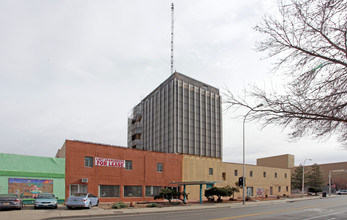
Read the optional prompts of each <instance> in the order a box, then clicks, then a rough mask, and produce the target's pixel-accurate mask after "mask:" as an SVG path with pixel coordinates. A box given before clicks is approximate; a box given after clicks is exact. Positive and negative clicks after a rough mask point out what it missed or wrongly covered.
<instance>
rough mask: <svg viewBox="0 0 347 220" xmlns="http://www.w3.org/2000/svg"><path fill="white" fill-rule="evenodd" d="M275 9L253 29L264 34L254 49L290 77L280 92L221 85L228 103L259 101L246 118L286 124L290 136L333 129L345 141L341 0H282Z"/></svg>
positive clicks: (346, 73) (346, 38) (346, 57)
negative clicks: (276, 12) (234, 90)
mask: <svg viewBox="0 0 347 220" xmlns="http://www.w3.org/2000/svg"><path fill="white" fill-rule="evenodd" d="M279 12H280V16H278V17H277V18H275V17H273V16H265V17H263V19H262V21H261V22H260V23H259V25H257V26H256V27H255V30H256V31H258V32H260V33H263V34H264V35H265V40H263V41H261V42H259V43H258V44H257V50H258V51H260V52H264V51H265V52H267V54H268V57H275V58H276V59H277V63H276V64H275V66H274V70H275V71H276V72H277V73H280V74H284V76H286V77H288V78H289V79H290V80H289V81H290V82H289V83H288V84H287V85H286V86H285V92H284V93H281V94H280V93H279V92H276V91H273V90H272V91H268V90H266V89H262V88H259V87H256V86H251V88H249V89H247V90H246V91H244V92H245V93H244V94H243V95H242V96H235V95H234V94H233V93H232V92H230V90H227V93H226V97H227V99H226V101H225V102H226V103H227V105H228V108H230V109H237V108H240V107H245V108H248V109H252V107H253V106H255V105H256V104H262V105H263V106H262V107H261V108H257V109H254V111H251V113H250V116H249V117H248V118H249V119H250V120H259V121H261V122H262V123H263V126H267V125H269V124H273V125H277V126H281V127H283V128H291V130H292V132H291V133H290V136H291V137H292V138H301V137H303V136H306V135H309V136H313V137H327V136H328V137H329V136H330V135H332V134H335V135H337V136H338V139H339V141H341V142H343V143H346V141H347V1H346V0H284V1H282V2H280V4H279ZM254 103H255V104H254Z"/></svg>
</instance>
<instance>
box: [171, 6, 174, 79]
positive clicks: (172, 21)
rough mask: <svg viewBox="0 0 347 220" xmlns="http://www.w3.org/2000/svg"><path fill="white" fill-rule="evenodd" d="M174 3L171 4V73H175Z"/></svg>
mask: <svg viewBox="0 0 347 220" xmlns="http://www.w3.org/2000/svg"><path fill="white" fill-rule="evenodd" d="M173 37H174V3H173V2H172V4H171V74H173V73H174V67H173V65H174V48H173V47H174V43H173V40H174V39H173Z"/></svg>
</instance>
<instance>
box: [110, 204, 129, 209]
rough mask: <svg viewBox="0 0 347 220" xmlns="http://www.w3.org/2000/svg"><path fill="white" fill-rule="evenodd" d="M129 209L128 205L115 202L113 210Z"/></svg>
mask: <svg viewBox="0 0 347 220" xmlns="http://www.w3.org/2000/svg"><path fill="white" fill-rule="evenodd" d="M126 207H128V205H127V204H125V203H123V202H115V203H114V204H113V205H112V208H113V209H122V208H126Z"/></svg>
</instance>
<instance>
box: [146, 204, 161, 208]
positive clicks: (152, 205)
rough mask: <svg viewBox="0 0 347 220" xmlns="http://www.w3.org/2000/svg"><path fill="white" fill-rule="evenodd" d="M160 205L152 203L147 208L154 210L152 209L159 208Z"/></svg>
mask: <svg viewBox="0 0 347 220" xmlns="http://www.w3.org/2000/svg"><path fill="white" fill-rule="evenodd" d="M158 206H159V205H158V204H157V203H151V204H148V205H146V207H149V208H152V207H158Z"/></svg>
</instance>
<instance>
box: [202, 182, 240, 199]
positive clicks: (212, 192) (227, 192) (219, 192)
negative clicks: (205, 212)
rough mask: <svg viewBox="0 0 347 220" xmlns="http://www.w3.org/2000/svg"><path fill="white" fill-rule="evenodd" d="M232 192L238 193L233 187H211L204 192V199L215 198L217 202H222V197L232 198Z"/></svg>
mask: <svg viewBox="0 0 347 220" xmlns="http://www.w3.org/2000/svg"><path fill="white" fill-rule="evenodd" d="M234 192H238V189H237V188H235V187H230V186H224V187H215V186H213V187H211V188H208V189H206V190H205V197H206V198H210V197H212V196H217V197H218V199H217V202H222V201H223V200H222V198H221V197H222V196H223V197H224V196H229V197H230V196H233V195H234Z"/></svg>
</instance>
